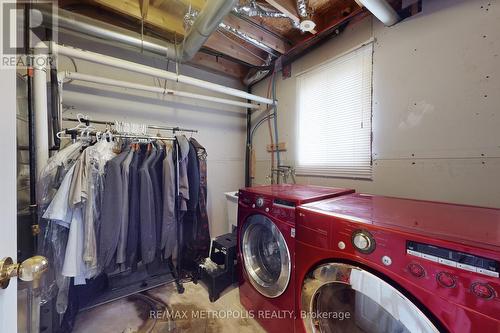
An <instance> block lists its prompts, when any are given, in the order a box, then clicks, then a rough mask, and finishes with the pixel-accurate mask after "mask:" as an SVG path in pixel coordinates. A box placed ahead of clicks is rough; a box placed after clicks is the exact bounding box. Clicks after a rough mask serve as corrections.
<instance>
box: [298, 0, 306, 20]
mask: <svg viewBox="0 0 500 333" xmlns="http://www.w3.org/2000/svg"><path fill="white" fill-rule="evenodd" d="M308 6H309V1H308V0H297V12H298V13H299V16H300V18H301V19H303V20H307V19H308V18H309V13H308V12H307V7H308Z"/></svg>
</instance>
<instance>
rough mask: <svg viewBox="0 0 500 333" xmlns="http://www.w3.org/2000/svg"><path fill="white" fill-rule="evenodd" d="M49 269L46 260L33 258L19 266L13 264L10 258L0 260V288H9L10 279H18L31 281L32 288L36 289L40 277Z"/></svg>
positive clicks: (40, 257)
mask: <svg viewBox="0 0 500 333" xmlns="http://www.w3.org/2000/svg"><path fill="white" fill-rule="evenodd" d="M48 267H49V262H48V261H47V258H45V257H42V256H34V257H31V258H28V259H26V260H25V261H23V262H22V263H21V264H14V262H13V261H12V258H11V257H7V258H3V259H2V260H0V288H2V289H5V288H7V287H8V286H9V283H10V279H11V278H13V277H16V276H17V277H18V278H19V279H20V280H23V281H27V282H30V281H33V288H38V286H39V285H38V284H39V281H40V277H41V276H42V274H43V273H44V272H45V271H46V270H47V268H48Z"/></svg>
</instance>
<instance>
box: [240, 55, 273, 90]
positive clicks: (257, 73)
mask: <svg viewBox="0 0 500 333" xmlns="http://www.w3.org/2000/svg"><path fill="white" fill-rule="evenodd" d="M272 60H273V58H272V56H271V55H269V56H268V57H267V60H266V64H265V65H266V66H268V67H269V68H267V69H257V68H255V69H254V68H252V69H250V71H249V72H248V73H247V75H246V76H245V78H244V79H243V83H244V84H245V85H247V86H250V85H252V84H254V83H256V82H259V81H260V80H262V79H263V78H265V77H266V76H267V75H268V74H269V72H271V69H272V67H271V62H272Z"/></svg>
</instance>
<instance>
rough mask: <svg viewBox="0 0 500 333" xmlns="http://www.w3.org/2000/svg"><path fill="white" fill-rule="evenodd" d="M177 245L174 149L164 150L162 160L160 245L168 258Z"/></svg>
mask: <svg viewBox="0 0 500 333" xmlns="http://www.w3.org/2000/svg"><path fill="white" fill-rule="evenodd" d="M176 245H177V222H176V219H175V166H174V149H173V148H169V149H167V150H166V152H165V159H164V160H163V218H162V229H161V247H162V250H163V255H164V257H165V258H170V257H171V256H172V254H173V252H174V248H175V247H176Z"/></svg>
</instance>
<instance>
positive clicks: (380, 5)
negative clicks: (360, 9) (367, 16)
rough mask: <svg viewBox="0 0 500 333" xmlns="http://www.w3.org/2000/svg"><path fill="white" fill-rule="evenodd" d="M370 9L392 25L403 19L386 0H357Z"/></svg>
mask: <svg viewBox="0 0 500 333" xmlns="http://www.w3.org/2000/svg"><path fill="white" fill-rule="evenodd" d="M357 1H359V2H360V3H361V4H362V5H363V6H365V7H366V9H368V10H369V11H370V12H371V13H372V14H373V16H375V17H376V18H378V19H379V20H380V21H381V22H382V23H384V24H385V25H386V26H388V27H390V26H391V25H394V24H396V23H398V22H399V21H401V17H400V16H399V15H398V13H397V12H396V11H395V10H394V8H392V6H391V5H390V4H389V3H388V2H387V1H386V0H357Z"/></svg>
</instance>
